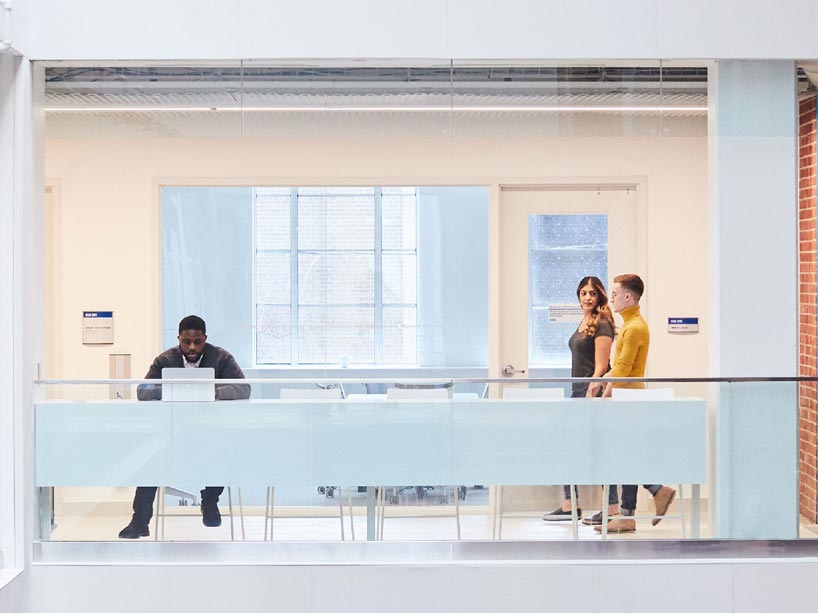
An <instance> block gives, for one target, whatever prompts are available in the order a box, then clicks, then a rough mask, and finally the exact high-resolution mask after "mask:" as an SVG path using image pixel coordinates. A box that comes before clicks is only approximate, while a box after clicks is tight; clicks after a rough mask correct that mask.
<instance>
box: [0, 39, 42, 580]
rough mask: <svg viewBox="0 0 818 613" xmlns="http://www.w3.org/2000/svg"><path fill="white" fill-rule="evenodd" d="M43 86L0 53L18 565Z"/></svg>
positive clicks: (6, 536)
mask: <svg viewBox="0 0 818 613" xmlns="http://www.w3.org/2000/svg"><path fill="white" fill-rule="evenodd" d="M35 75H36V76H35ZM41 90H42V72H41V70H40V69H36V68H34V67H33V66H32V64H31V62H29V61H28V60H26V59H25V58H23V57H19V56H11V55H0V347H2V350H0V516H2V517H3V518H4V520H3V521H2V522H0V544H2V547H3V554H4V555H3V557H4V564H5V565H6V566H10V567H16V568H18V569H25V568H27V567H28V566H29V564H30V562H31V560H30V552H31V547H30V544H31V539H32V528H33V510H32V509H33V506H32V505H33V452H32V440H33V436H32V433H33V405H34V403H33V400H34V397H33V393H34V385H33V380H34V378H36V376H37V364H38V362H40V361H41V360H42V355H43V351H42V347H43V333H42V330H43V312H44V308H43V296H44V292H43V278H44V276H43V268H42V262H43V258H42V252H43V249H42V230H41V228H42V207H43V193H42V191H43V178H42V172H43V170H42V161H43V153H42V138H41V136H42V130H41V127H42V120H41V118H39V117H38V114H37V112H36V111H35V108H34V107H35V104H34V99H35V98H38V97H39V94H38V93H35V92H41ZM9 518H13V521H9Z"/></svg>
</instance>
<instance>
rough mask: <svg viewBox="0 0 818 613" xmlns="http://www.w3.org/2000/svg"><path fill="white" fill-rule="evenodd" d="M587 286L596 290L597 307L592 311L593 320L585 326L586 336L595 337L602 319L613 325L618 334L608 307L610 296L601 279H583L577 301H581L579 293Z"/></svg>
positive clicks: (578, 288)
mask: <svg viewBox="0 0 818 613" xmlns="http://www.w3.org/2000/svg"><path fill="white" fill-rule="evenodd" d="M586 285H590V286H591V287H593V288H594V290H596V298H597V302H596V306H595V307H594V310H593V311H591V315H592V317H591V320H590V321H589V322H588V323H587V324H586V325H585V336H594V335H595V334H596V330H597V328H598V327H599V319H600V317H602V318H604V319H606V320H607V321H608V323H610V324H611V330H614V332H616V324H614V318H613V314H612V313H611V309H610V307H609V306H608V294H607V292H605V286H604V285H603V284H602V281H601V280H600V278H599V277H582V280H581V281H580V282H579V285H577V300H579V292H580V290H582V288H583V287H585V286H586Z"/></svg>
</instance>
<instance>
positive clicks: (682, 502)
mask: <svg viewBox="0 0 818 613" xmlns="http://www.w3.org/2000/svg"><path fill="white" fill-rule="evenodd" d="M679 509H680V511H679V512H680V514H681V516H682V538H683V539H686V538H687V528H686V526H685V490H684V487H683V486H682V484H681V483H680V484H679Z"/></svg>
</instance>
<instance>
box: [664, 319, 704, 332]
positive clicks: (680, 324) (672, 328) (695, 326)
mask: <svg viewBox="0 0 818 613" xmlns="http://www.w3.org/2000/svg"><path fill="white" fill-rule="evenodd" d="M667 331H668V332H669V333H671V334H698V332H699V318H698V317H668V318H667Z"/></svg>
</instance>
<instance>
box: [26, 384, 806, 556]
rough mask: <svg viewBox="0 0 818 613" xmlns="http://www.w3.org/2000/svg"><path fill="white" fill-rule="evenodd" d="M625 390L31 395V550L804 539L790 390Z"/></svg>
mask: <svg viewBox="0 0 818 613" xmlns="http://www.w3.org/2000/svg"><path fill="white" fill-rule="evenodd" d="M577 381H580V380H577ZM582 381H588V380H587V379H586V380H582ZM634 381H636V380H634V379H630V380H628V382H631V383H632V382H634ZM643 381H646V382H647V388H646V389H620V388H617V389H614V391H613V394H614V397H613V398H610V399H609V398H571V397H570V396H571V384H572V380H571V379H503V380H496V379H453V380H452V379H445V380H444V379H440V380H423V381H419V380H402V381H383V380H380V381H376V380H366V381H362V380H341V381H330V380H315V381H304V380H297V381H295V380H291V381H285V380H276V379H247V380H237V381H227V380H206V379H202V380H196V381H191V380H181V379H174V380H171V379H166V380H164V381H163V382H162V383H161V384H159V383H157V381H156V380H152V381H133V380H98V381H38V382H37V386H38V398H39V399H38V400H37V402H36V406H35V411H36V430H35V485H36V487H37V497H36V499H37V501H38V513H39V537H40V540H42V541H94V542H96V541H118V540H120V538H121V536H120V532H121V531H122V530H123V529H124V528H126V526H130V527H131V528H132V530H131V531H130V532H127V531H126V533H125V534H124V535H123V536H125V537H129V538H133V539H137V538H139V539H140V540H143V541H184V542H191V541H192V542H200V541H206V542H210V541H258V542H262V541H274V542H278V541H285V542H291V541H312V542H329V541H366V540H368V541H380V540H383V541H430V540H431V541H454V540H469V541H496V540H512V541H528V540H532V541H542V540H586V541H587V540H603V539H661V540H678V539H696V538H719V539H721V538H726V539H730V538H737V539H796V538H799V537H809V536H815V534H816V527H815V525H814V524H812V523H810V522H809V521H807V520H803V519H802V520H801V521H799V512H798V508H799V507H798V505H799V500H798V492H799V483H798V479H799V455H798V454H799V440H798V439H799V436H798V415H799V412H798V401H799V396H798V394H799V382H800V381H801V380H799V379H684V380H682V379H645V380H643ZM214 386H215V387H214ZM223 386H230V387H223ZM160 396H161V397H162V399H161V400H159V399H158V398H159V397H160ZM214 396H215V398H231V399H230V400H214ZM139 398H152V400H140V399H139ZM623 484H625V485H624V486H623ZM627 484H638V486H639V487H638V488H636V492H634V487H628V485H627ZM568 485H576V486H577V487H576V488H575V489H574V488H569V487H566V486H568ZM643 485H644V486H648V487H643ZM135 488H139V489H138V490H137V489H135ZM152 488H158V489H157V490H156V491H154V490H153V489H152ZM220 488H224V490H223V491H222V490H220ZM135 492H136V500H135ZM216 500H218V502H216ZM214 507H215V508H216V509H218V512H217V513H216V512H214V510H213V509H214ZM760 509H763V513H762V512H759V510H760ZM623 511H624V512H625V513H626V514H625V515H617V513H620V512H623ZM631 513H632V516H631ZM219 515H220V516H221V517H220V522H219V518H218V516H219ZM657 520H660V521H659V522H658V523H657ZM208 524H209V525H208ZM218 524H220V525H218ZM654 524H655V525H654Z"/></svg>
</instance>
